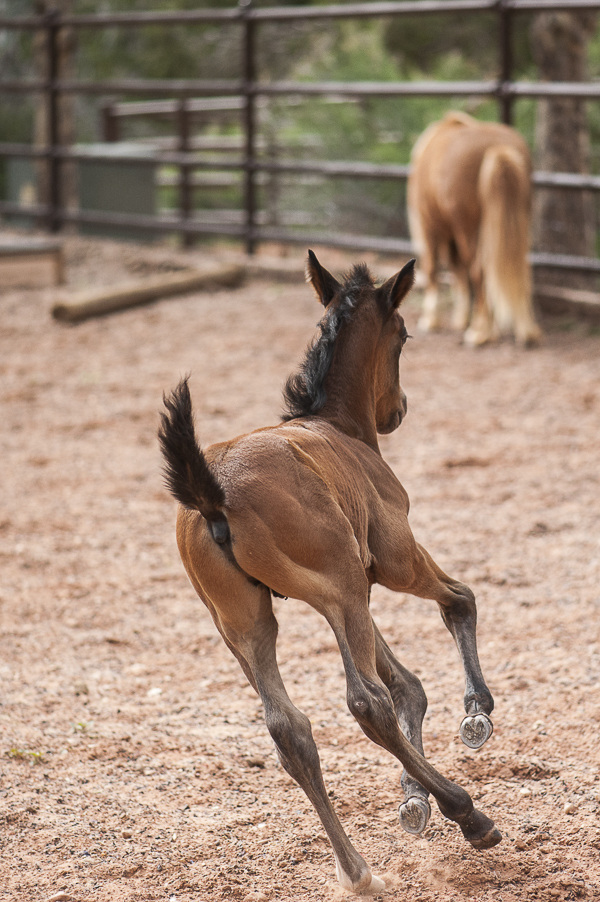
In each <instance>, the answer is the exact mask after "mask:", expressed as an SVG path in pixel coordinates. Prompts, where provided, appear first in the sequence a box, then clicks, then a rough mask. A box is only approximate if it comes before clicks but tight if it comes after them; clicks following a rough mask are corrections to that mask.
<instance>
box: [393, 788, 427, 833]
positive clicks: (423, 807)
mask: <svg viewBox="0 0 600 902" xmlns="http://www.w3.org/2000/svg"><path fill="white" fill-rule="evenodd" d="M398 816H399V817H400V826H401V827H402V829H403V830H406V832H407V833H414V834H415V835H416V834H419V833H422V832H423V830H424V829H425V827H426V826H427V824H428V823H429V818H430V816H431V807H430V805H429V802H428V801H427V799H423V798H421V796H411V797H410V799H407V800H406V802H402V804H401V805H400V807H399V808H398Z"/></svg>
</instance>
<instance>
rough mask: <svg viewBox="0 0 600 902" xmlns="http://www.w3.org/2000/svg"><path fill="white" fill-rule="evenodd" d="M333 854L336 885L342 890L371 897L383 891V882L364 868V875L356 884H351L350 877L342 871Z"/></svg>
mask: <svg viewBox="0 0 600 902" xmlns="http://www.w3.org/2000/svg"><path fill="white" fill-rule="evenodd" d="M333 854H334V858H335V871H336V874H337V879H338V883H339V884H340V886H342V887H343V888H344V889H346V890H348V891H349V892H351V893H356V895H358V896H372V895H373V893H379V892H381V891H382V890H384V889H385V881H383V880H381V879H380V878H379V877H375V875H374V874H372V873H371V871H370V870H369V868H366V870H365V873H363V874H361V877H360V880H359V881H358V882H353V881H352V879H351V877H350V876H349V875H348V874H347V873H346V872H345V871H344V869H343V867H342V866H341V864H340V862H339V860H338V857H337V855H336V854H335V852H334V853H333Z"/></svg>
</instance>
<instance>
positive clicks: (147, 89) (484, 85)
mask: <svg viewBox="0 0 600 902" xmlns="http://www.w3.org/2000/svg"><path fill="white" fill-rule="evenodd" d="M551 10H568V11H579V10H582V11H583V10H600V0H443V2H440V0H401V2H396V0H391V2H372V3H350V4H344V5H330V6H312V7H306V6H300V7H293V6H290V7H273V8H262V7H261V8H257V9H255V8H253V7H252V5H251V0H240V3H239V5H238V6H237V7H235V8H232V9H225V10H223V9H219V10H217V9H200V10H190V11H182V12H156V13H155V12H134V13H98V14H91V15H74V16H62V15H61V14H60V13H59V12H58V11H52V12H50V13H49V14H48V15H45V16H15V17H10V18H9V17H0V29H11V30H21V31H44V32H45V33H46V50H47V64H46V77H45V78H41V79H40V78H38V79H27V80H14V79H13V80H4V81H0V94H1V93H2V92H4V93H17V94H29V93H41V94H43V95H44V96H45V99H46V107H47V121H48V133H47V143H46V145H45V146H43V147H34V146H31V145H27V144H20V143H0V157H5V158H6V157H17V158H18V157H22V158H32V159H43V160H46V161H47V166H48V181H49V193H48V203H47V204H37V205H35V206H22V205H19V204H15V203H10V202H8V201H0V213H5V214H18V215H19V216H29V217H31V218H33V219H35V220H37V221H38V222H41V223H45V224H46V226H47V227H48V228H49V229H50V230H51V231H54V232H56V231H59V230H60V228H61V227H62V225H63V223H65V222H77V223H97V224H103V225H110V226H119V227H122V228H131V229H147V230H148V231H150V232H178V233H180V234H181V235H182V236H187V237H188V238H189V236H193V235H207V234H221V235H223V234H226V235H234V236H237V237H240V238H243V239H244V240H245V244H246V248H247V250H248V252H250V253H252V252H253V251H254V250H255V248H256V245H257V243H258V242H260V241H271V240H275V241H281V242H290V243H297V242H301V243H302V244H306V243H307V242H314V243H322V244H328V245H330V246H337V247H354V248H357V249H373V250H380V251H389V252H394V253H409V252H410V250H411V246H410V242H408V241H405V240H402V239H391V238H390V239H384V238H373V237H368V236H360V235H346V234H332V233H330V232H327V233H323V234H322V233H308V232H306V231H303V232H302V233H297V232H294V231H293V230H290V229H283V228H273V227H267V226H261V225H259V223H258V221H257V218H258V209H257V181H258V177H259V175H260V174H261V173H284V172H285V173H304V174H318V175H323V176H326V177H333V178H335V177H352V178H377V179H396V180H397V179H406V178H407V176H408V172H409V167H407V166H398V165H395V166H394V165H387V166H384V165H375V164H370V163H359V162H344V161H337V162H317V161H315V162H311V161H303V162H280V161H273V160H263V159H261V158H260V157H259V156H258V153H257V151H258V147H257V99H258V98H260V97H269V96H271V97H272V96H326V95H332V94H334V95H336V96H338V97H345V98H361V97H362V98H366V97H424V96H436V97H440V96H446V97H457V96H482V97H493V98H495V99H496V100H497V102H498V105H499V112H500V119H501V120H502V121H503V122H505V123H507V124H510V123H511V121H512V112H513V105H514V102H515V101H516V100H517V99H519V98H523V97H529V98H548V97H570V98H578V99H586V100H595V99H600V83H594V82H589V83H575V82H566V83H560V82H553V83H528V82H515V81H513V80H512V72H513V62H512V55H513V28H514V20H515V15H516V14H518V13H519V12H528V13H532V12H543V11H551ZM467 12H468V13H471V14H475V13H488V14H489V13H493V14H495V15H496V16H497V20H498V72H499V75H498V78H497V79H495V80H488V81H456V82H441V81H426V82H423V81H420V82H416V81H415V82H297V81H295V82H294V81H276V82H270V83H262V82H260V81H257V78H256V31H257V28H259V27H260V25H261V24H262V23H266V22H289V21H293V20H318V19H356V18H374V17H399V16H409V15H410V16H415V15H439V14H444V15H456V14H459V13H467ZM182 24H183V25H186V24H187V25H189V24H218V25H221V26H223V27H228V28H229V27H235V28H238V29H240V31H241V34H240V40H241V46H242V51H243V63H242V72H241V73H240V78H239V79H214V80H207V79H169V80H162V79H144V80H142V79H116V80H102V81H86V80H80V79H60V78H58V42H59V33H60V30H61V29H63V28H72V29H104V28H109V27H110V28H114V27H126V28H143V27H145V26H148V25H164V26H174V25H182ZM62 94H77V95H109V96H115V95H117V96H118V95H123V94H127V95H134V96H136V95H137V96H140V97H144V96H149V97H168V98H175V101H174V102H175V103H176V104H177V110H178V112H177V121H178V134H179V141H178V150H177V151H175V152H171V151H161V152H157V153H156V154H154V155H153V156H152V158H149V157H147V156H143V155H141V154H140V155H139V156H136V155H133V156H132V155H130V154H128V155H127V157H119V156H118V155H116V154H115V155H114V156H112V157H110V158H106V157H104V156H102V155H98V156H95V155H94V154H91V153H89V152H85V153H82V152H79V151H78V150H77V149H76V148H74V147H66V146H61V144H60V143H59V139H58V136H59V127H58V125H59V123H58V116H59V98H60V96H61V95H62ZM216 97H221V98H231V100H230V103H231V105H232V106H237V107H238V108H239V109H240V111H241V113H242V124H243V133H244V142H243V145H244V146H243V152H242V155H241V157H238V158H237V159H231V158H229V159H221V158H219V160H218V161H215V160H212V161H211V160H200V159H199V158H198V157H197V155H196V154H195V153H194V152H193V150H191V148H190V141H189V136H190V121H191V117H192V116H193V115H194V101H192V100H191V99H190V98H197V99H198V98H216ZM162 103H163V104H164V103H165V102H164V101H162ZM199 103H200V104H201V103H202V101H199ZM168 108H169V109H171V107H170V106H169V107H168ZM78 159H85V160H88V161H89V160H94V159H102V161H103V162H104V163H115V164H117V163H120V162H122V161H123V160H125V159H126V160H127V162H128V163H135V164H136V165H140V166H160V165H163V164H168V165H172V166H176V167H178V168H179V172H180V176H179V209H178V215H177V216H168V217H167V216H161V215H157V216H131V215H125V214H118V213H95V212H91V211H83V210H67V209H66V208H65V206H64V203H63V201H62V191H61V174H62V165H63V163H64V162H65V161H68V160H78ZM197 169H213V170H226V169H230V170H235V171H238V172H239V171H241V172H243V174H244V211H245V215H244V222H243V223H242V224H236V223H222V222H221V223H219V222H215V223H205V222H197V221H195V220H194V219H193V218H192V212H193V205H192V190H193V183H192V179H191V172H192V170H197ZM533 182H534V185H536V186H545V187H554V188H564V189H580V190H591V191H600V177H598V176H591V175H590V176H587V175H579V174H574V173H555V172H536V173H534V176H533ZM531 261H532V264H533V265H540V266H553V267H556V268H559V269H572V270H578V271H588V272H600V261H598V260H596V259H590V258H583V257H579V258H576V257H566V256H564V257H557V256H556V255H548V254H532V256H531Z"/></svg>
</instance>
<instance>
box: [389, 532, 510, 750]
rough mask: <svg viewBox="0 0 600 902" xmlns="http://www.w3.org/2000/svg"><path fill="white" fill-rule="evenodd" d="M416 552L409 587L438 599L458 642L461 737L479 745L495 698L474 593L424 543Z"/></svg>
mask: <svg viewBox="0 0 600 902" xmlns="http://www.w3.org/2000/svg"><path fill="white" fill-rule="evenodd" d="M417 553H418V560H417V561H416V563H415V571H416V577H415V581H414V583H413V584H412V585H411V586H410V587H408V588H407V589H406V591H407V592H410V594H411V595H417V596H419V597H421V598H433V599H434V600H435V601H437V603H438V605H439V608H440V614H441V615H442V620H443V621H444V624H445V625H446V627H447V629H448V630H449V632H450V633H451V634H452V637H453V638H454V641H455V642H456V647H457V648H458V653H459V655H460V657H461V661H462V664H463V669H464V673H465V695H464V704H465V711H466V713H467V716H466V717H465V718H464V720H463V722H462V724H461V726H460V737H461V739H462V741H463V742H464V743H465V745H468V746H469V748H472V749H478V748H481V746H482V745H483V744H484V743H485V742H486V741H487V740H488V739H489V738H490V736H491V735H492V729H493V727H492V722H491V720H490V718H489V715H490V714H491V713H492V711H493V710H494V699H493V698H492V694H491V692H490V690H489V689H488V687H487V685H486V682H485V680H484V678H483V673H482V672H481V665H480V663H479V655H478V653H477V636H476V630H477V606H476V604H475V596H474V595H473V592H472V591H471V589H469V587H468V586H465V585H464V583H460V582H458V580H454V579H450V577H449V576H447V575H446V574H445V573H444V571H443V570H441V569H440V567H438V565H437V564H436V563H435V561H434V560H433V559H432V558H431V556H430V555H429V554H428V553H427V552H426V551H425V549H424V548H423V547H422V546H420V545H417Z"/></svg>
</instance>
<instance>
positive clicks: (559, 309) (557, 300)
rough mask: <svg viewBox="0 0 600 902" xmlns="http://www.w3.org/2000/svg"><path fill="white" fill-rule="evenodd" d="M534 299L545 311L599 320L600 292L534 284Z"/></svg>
mask: <svg viewBox="0 0 600 902" xmlns="http://www.w3.org/2000/svg"><path fill="white" fill-rule="evenodd" d="M535 299H536V301H537V303H538V306H539V307H540V309H541V310H542V311H544V312H545V313H558V314H561V313H573V314H576V315H577V316H581V317H583V318H585V319H590V320H594V321H596V320H598V321H600V293H598V292H597V291H586V290H585V289H582V288H563V287H562V286H558V285H536V286H535Z"/></svg>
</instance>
